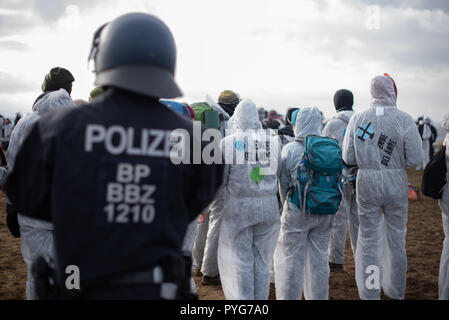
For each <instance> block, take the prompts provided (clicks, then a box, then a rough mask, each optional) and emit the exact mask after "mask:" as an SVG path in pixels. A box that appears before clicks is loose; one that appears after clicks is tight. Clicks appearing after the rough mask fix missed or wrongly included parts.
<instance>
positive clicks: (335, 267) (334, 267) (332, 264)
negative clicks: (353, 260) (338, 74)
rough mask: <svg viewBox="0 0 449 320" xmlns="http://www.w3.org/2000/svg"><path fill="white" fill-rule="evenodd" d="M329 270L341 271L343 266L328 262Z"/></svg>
mask: <svg viewBox="0 0 449 320" xmlns="http://www.w3.org/2000/svg"><path fill="white" fill-rule="evenodd" d="M329 269H331V271H342V270H343V265H342V264H339V263H333V262H329Z"/></svg>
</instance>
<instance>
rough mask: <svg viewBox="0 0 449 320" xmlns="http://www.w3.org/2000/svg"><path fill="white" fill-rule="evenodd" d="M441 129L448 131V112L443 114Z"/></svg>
mask: <svg viewBox="0 0 449 320" xmlns="http://www.w3.org/2000/svg"><path fill="white" fill-rule="evenodd" d="M442 126H443V129H444V130H446V131H447V132H449V113H447V114H446V115H445V116H444V120H443V123H442Z"/></svg>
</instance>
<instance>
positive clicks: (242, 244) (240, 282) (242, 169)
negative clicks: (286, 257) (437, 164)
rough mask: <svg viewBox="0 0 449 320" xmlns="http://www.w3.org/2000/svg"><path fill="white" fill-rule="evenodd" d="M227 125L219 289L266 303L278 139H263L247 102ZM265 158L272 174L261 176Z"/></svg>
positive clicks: (275, 226) (274, 231) (275, 229)
mask: <svg viewBox="0 0 449 320" xmlns="http://www.w3.org/2000/svg"><path fill="white" fill-rule="evenodd" d="M231 120H233V121H231ZM231 120H230V122H231V123H233V129H235V131H234V133H233V134H231V135H229V136H227V137H226V138H225V139H223V140H222V142H221V146H222V150H223V156H224V159H225V163H226V170H225V176H224V178H223V180H224V181H225V182H224V186H223V188H224V194H223V199H224V212H223V219H222V222H221V229H220V238H219V246H218V266H219V271H220V279H221V285H222V288H223V292H224V294H225V297H226V299H228V300H254V299H255V300H266V299H268V295H269V290H270V274H269V271H270V266H271V263H272V258H273V253H274V248H275V246H276V239H277V236H278V234H279V224H280V223H279V220H280V216H279V209H278V201H277V190H278V176H277V175H278V173H279V166H278V164H279V162H280V146H279V145H278V139H277V137H272V136H271V134H269V133H268V134H267V135H266V136H265V130H262V125H261V123H260V121H259V116H258V113H257V109H256V105H255V104H254V103H253V102H252V101H250V100H243V101H242V102H240V103H239V105H238V106H237V108H236V109H235V112H234V115H233V116H232V117H231ZM245 137H247V139H246V138H245ZM249 137H251V138H252V139H251V138H249ZM256 143H257V147H256ZM267 144H269V145H268V146H267ZM267 152H269V155H268V154H267ZM256 153H257V155H258V158H256ZM234 158H235V159H234ZM261 159H263V160H261ZM265 159H269V161H270V167H271V169H272V171H271V172H268V171H264V170H265V169H266V167H267V165H266V163H265V164H264V163H263V162H264V161H265ZM259 170H261V171H259ZM263 172H265V173H266V175H263ZM259 173H260V174H259Z"/></svg>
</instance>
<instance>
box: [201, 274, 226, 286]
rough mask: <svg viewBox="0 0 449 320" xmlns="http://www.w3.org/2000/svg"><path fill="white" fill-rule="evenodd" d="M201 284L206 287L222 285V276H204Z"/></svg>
mask: <svg viewBox="0 0 449 320" xmlns="http://www.w3.org/2000/svg"><path fill="white" fill-rule="evenodd" d="M201 284H202V285H204V286H217V285H219V284H221V281H220V275H218V276H215V277H208V276H203V280H201Z"/></svg>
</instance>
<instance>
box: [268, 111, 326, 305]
mask: <svg viewBox="0 0 449 320" xmlns="http://www.w3.org/2000/svg"><path fill="white" fill-rule="evenodd" d="M294 132H295V139H296V141H293V142H290V143H289V144H287V145H286V146H285V147H284V148H283V149H282V162H281V175H280V181H279V182H280V194H281V199H282V202H283V203H284V206H283V212H282V216H281V231H280V233H279V238H278V242H277V246H276V250H275V253H274V271H275V285H276V299H278V300H300V299H301V294H302V292H303V288H304V297H305V298H306V299H308V300H326V299H328V296H329V263H328V246H329V237H330V225H331V221H332V217H333V216H332V215H306V214H304V213H303V212H302V211H301V210H300V209H299V208H298V207H297V206H296V205H295V204H293V203H290V202H288V199H287V192H288V188H289V187H290V186H291V185H292V184H293V181H292V178H291V172H292V171H294V170H295V168H296V167H297V165H298V163H299V162H300V161H301V160H302V156H303V154H304V137H306V136H308V135H320V134H321V115H320V112H319V110H318V109H317V108H316V107H313V108H301V111H300V112H299V114H298V116H297V118H296V123H295V130H294Z"/></svg>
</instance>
